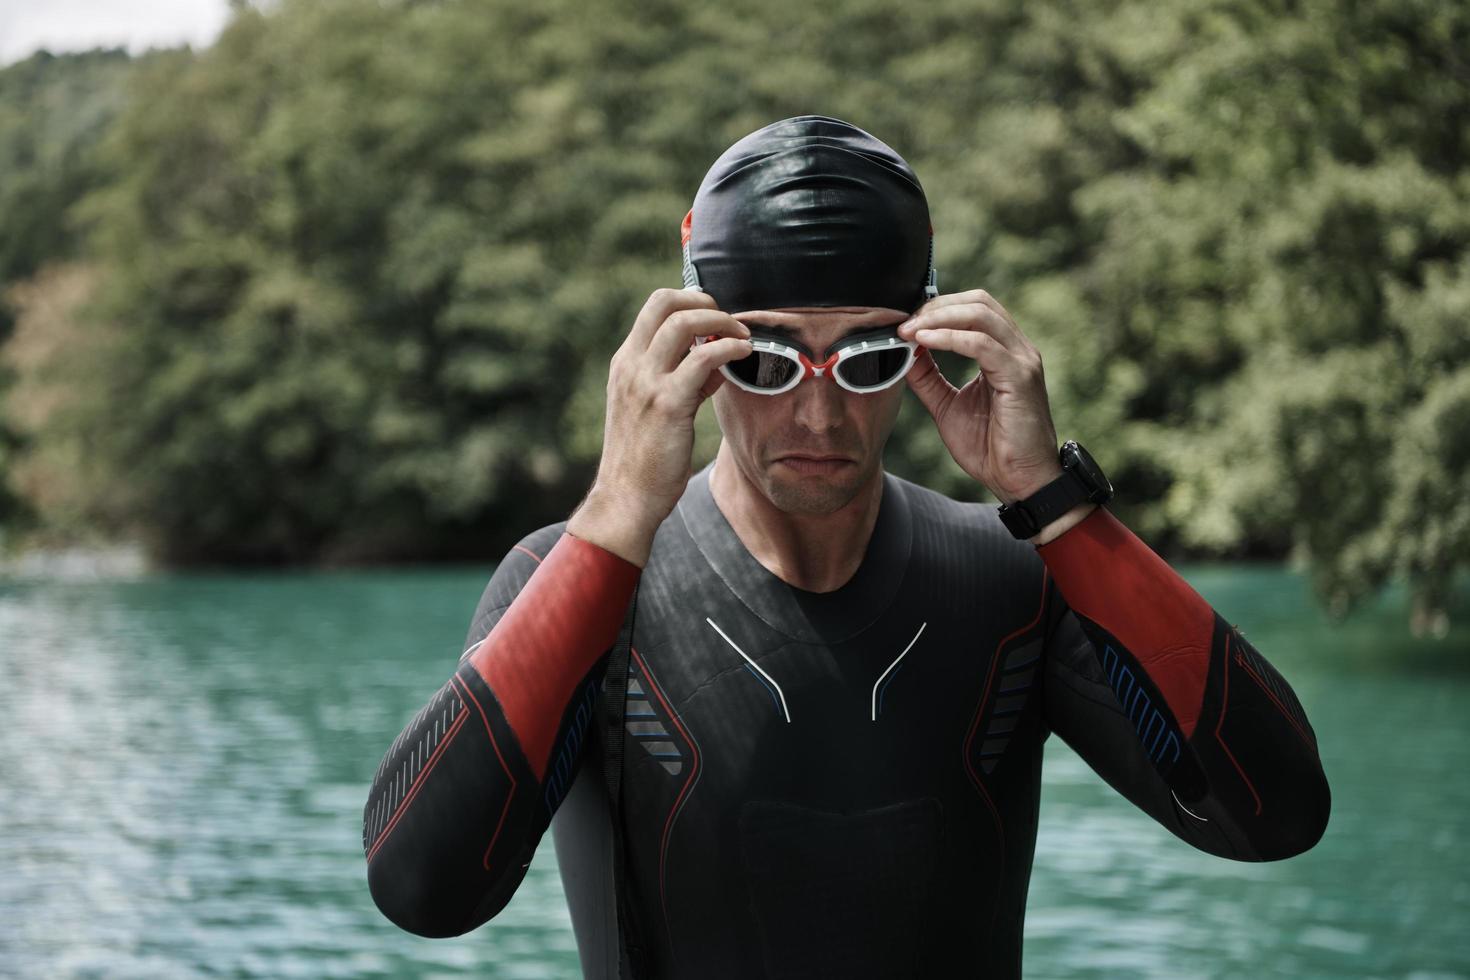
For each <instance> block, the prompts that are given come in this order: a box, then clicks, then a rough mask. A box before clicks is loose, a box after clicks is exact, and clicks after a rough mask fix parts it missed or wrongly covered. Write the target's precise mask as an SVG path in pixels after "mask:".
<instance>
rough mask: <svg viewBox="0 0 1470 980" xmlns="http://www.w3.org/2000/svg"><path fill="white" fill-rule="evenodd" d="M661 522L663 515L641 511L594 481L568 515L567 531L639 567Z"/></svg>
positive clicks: (647, 553) (645, 558) (648, 551)
mask: <svg viewBox="0 0 1470 980" xmlns="http://www.w3.org/2000/svg"><path fill="white" fill-rule="evenodd" d="M664 516H667V515H664ZM662 523H663V517H658V516H655V515H652V514H643V513H640V512H639V510H638V509H637V508H636V507H634V506H632V505H631V504H630V502H629V501H628V500H627V499H626V498H624V497H621V496H619V495H617V494H615V493H613V492H611V491H609V490H607V489H605V488H602V487H599V486H598V485H596V484H594V485H593V487H592V489H591V490H589V491H588V493H587V496H586V497H584V498H583V499H582V503H581V504H579V505H578V506H577V509H576V510H574V511H573V512H572V516H571V517H570V518H568V520H567V533H568V534H570V535H572V536H573V537H577V538H581V539H582V540H583V541H587V542H590V543H591V544H595V545H597V546H598V547H599V548H602V549H604V550H606V551H610V552H612V553H613V554H615V555H617V556H618V557H619V558H622V559H623V560H624V561H627V562H630V563H632V564H634V565H637V566H638V567H639V568H642V567H644V566H645V565H647V564H648V556H649V554H650V553H651V552H652V551H653V536H654V534H655V533H657V531H658V527H659V525H660V524H662Z"/></svg>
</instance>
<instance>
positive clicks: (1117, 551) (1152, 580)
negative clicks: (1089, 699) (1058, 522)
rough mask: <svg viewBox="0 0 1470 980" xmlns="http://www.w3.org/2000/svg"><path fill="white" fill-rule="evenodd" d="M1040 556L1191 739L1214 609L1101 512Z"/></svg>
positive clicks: (1070, 600)
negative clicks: (1143, 675)
mask: <svg viewBox="0 0 1470 980" xmlns="http://www.w3.org/2000/svg"><path fill="white" fill-rule="evenodd" d="M1036 551H1037V553H1038V554H1039V555H1040V556H1041V559H1042V561H1044V562H1046V567H1047V568H1048V569H1049V570H1050V571H1051V573H1052V577H1053V578H1054V579H1055V580H1056V583H1057V588H1058V589H1059V590H1060V591H1061V593H1062V596H1063V598H1065V599H1066V600H1067V604H1068V605H1070V606H1071V607H1072V609H1073V611H1074V612H1076V613H1077V614H1078V615H1079V616H1086V617H1087V618H1088V619H1090V620H1092V621H1093V622H1094V623H1096V624H1097V625H1098V626H1101V627H1102V628H1103V629H1105V630H1107V631H1108V632H1109V633H1111V634H1112V635H1113V636H1115V637H1117V638H1118V642H1120V643H1122V644H1123V645H1124V646H1125V647H1127V648H1128V652H1129V653H1131V654H1132V655H1133V656H1134V658H1136V659H1137V660H1138V662H1139V663H1140V664H1142V665H1143V667H1144V669H1145V670H1147V671H1148V675H1149V678H1150V679H1151V680H1152V681H1153V682H1154V684H1155V685H1156V686H1157V687H1158V689H1159V692H1160V693H1161V694H1163V696H1164V700H1166V701H1168V702H1169V710H1170V711H1172V712H1173V714H1174V717H1175V718H1176V719H1177V720H1178V722H1179V728H1180V730H1181V731H1182V732H1183V733H1184V737H1185V738H1188V737H1189V736H1190V735H1192V734H1193V733H1194V729H1195V725H1196V724H1198V722H1199V716H1200V708H1201V705H1202V704H1203V702H1204V697H1205V682H1206V680H1207V679H1208V674H1209V664H1210V647H1211V643H1212V640H1213V636H1214V626H1215V611H1214V610H1213V609H1212V608H1210V604H1209V603H1207V602H1205V600H1204V599H1202V598H1201V597H1200V595H1199V593H1198V592H1196V591H1194V589H1193V588H1191V587H1190V585H1189V583H1188V582H1186V581H1184V579H1182V578H1180V577H1179V574H1178V573H1177V572H1175V571H1174V570H1173V569H1172V568H1170V567H1169V566H1168V564H1166V563H1165V561H1164V560H1163V559H1162V558H1160V557H1159V556H1158V555H1156V554H1154V552H1153V551H1152V549H1150V548H1149V546H1148V545H1146V544H1144V543H1143V542H1142V541H1141V540H1139V538H1138V537H1137V535H1135V534H1134V533H1133V532H1132V531H1130V530H1128V528H1127V527H1125V526H1124V525H1123V523H1122V522H1121V521H1119V520H1118V519H1117V518H1116V517H1114V516H1113V515H1112V513H1111V512H1109V511H1108V510H1107V509H1106V508H1103V507H1099V508H1097V509H1096V510H1095V511H1093V512H1092V513H1091V514H1089V515H1087V517H1085V518H1083V519H1082V521H1081V522H1080V523H1079V524H1077V525H1075V526H1074V527H1072V528H1070V529H1069V530H1068V531H1066V533H1064V534H1062V536H1061V537H1059V538H1056V539H1055V540H1052V541H1050V542H1048V543H1046V544H1044V545H1041V546H1040V547H1038V548H1037V549H1036Z"/></svg>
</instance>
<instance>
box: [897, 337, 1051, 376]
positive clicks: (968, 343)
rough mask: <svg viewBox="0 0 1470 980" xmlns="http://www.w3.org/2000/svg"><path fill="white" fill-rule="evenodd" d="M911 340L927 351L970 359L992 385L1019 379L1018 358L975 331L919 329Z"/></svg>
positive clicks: (1021, 366) (1020, 374) (998, 343)
mask: <svg viewBox="0 0 1470 980" xmlns="http://www.w3.org/2000/svg"><path fill="white" fill-rule="evenodd" d="M914 337H915V339H916V340H918V342H919V343H921V344H923V345H924V346H925V347H927V348H929V349H930V350H947V351H953V352H954V353H956V354H960V355H962V356H964V357H969V358H973V359H974V360H975V361H976V362H978V363H979V365H980V370H981V372H983V373H984V374H985V376H986V377H987V378H988V379H989V380H990V383H992V384H1005V383H1006V382H1017V381H1019V380H1020V379H1021V377H1022V376H1023V373H1024V372H1023V364H1022V362H1021V360H1020V358H1018V357H1017V356H1016V355H1015V353H1014V352H1012V351H1010V350H1008V349H1007V348H1006V347H1005V346H1004V345H1003V344H1001V342H1000V341H998V340H996V339H995V338H994V337H992V336H991V335H990V334H988V333H983V332H981V331H979V330H958V329H949V328H939V329H934V330H929V329H923V328H921V329H920V330H919V331H918V332H917V333H916V334H915V335H914Z"/></svg>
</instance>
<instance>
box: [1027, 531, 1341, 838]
mask: <svg viewBox="0 0 1470 980" xmlns="http://www.w3.org/2000/svg"><path fill="white" fill-rule="evenodd" d="M1037 552H1038V554H1039V555H1040V556H1041V558H1042V560H1043V561H1044V562H1045V563H1046V568H1047V572H1048V575H1049V577H1050V579H1051V581H1052V584H1053V585H1054V587H1055V588H1054V592H1055V593H1056V594H1055V595H1053V597H1052V600H1053V601H1052V602H1051V604H1050V605H1051V612H1050V617H1049V622H1050V629H1049V634H1048V639H1047V657H1046V660H1047V675H1046V691H1047V695H1046V696H1047V716H1048V722H1049V723H1050V725H1051V727H1052V729H1053V730H1054V731H1056V732H1057V734H1059V735H1061V737H1062V738H1063V739H1064V740H1065V741H1066V742H1067V744H1068V745H1070V746H1072V748H1074V749H1075V750H1076V751H1077V754H1078V755H1080V756H1082V758H1083V759H1085V760H1086V761H1087V762H1088V764H1089V765H1091V766H1092V768H1093V769H1095V770H1097V772H1098V773H1099V774H1100V775H1102V776H1103V778H1104V779H1106V780H1107V781H1108V782H1109V783H1110V784H1111V785H1112V786H1113V787H1114V788H1115V789H1117V790H1118V791H1119V792H1120V793H1122V794H1123V795H1124V796H1126V797H1127V798H1128V799H1130V800H1132V801H1133V802H1134V803H1135V804H1136V805H1138V806H1139V807H1140V808H1142V809H1143V810H1145V811H1146V812H1147V813H1149V814H1150V815H1151V816H1152V817H1153V818H1154V819H1156V820H1158V821H1159V822H1160V823H1161V824H1163V825H1164V826H1165V827H1167V828H1169V830H1171V831H1172V832H1173V833H1175V834H1177V835H1178V836H1179V837H1181V838H1183V839H1184V840H1186V841H1188V842H1189V843H1190V844H1192V845H1194V846H1195V847H1198V848H1200V849H1201V850H1205V851H1209V852H1210V853H1212V854H1219V855H1221V856H1223V857H1229V858H1235V859H1238V860H1243V861H1271V860H1277V859H1280V858H1286V857H1291V856H1293V855H1295V854H1300V853H1301V852H1303V851H1305V850H1307V849H1308V848H1310V847H1311V846H1312V845H1314V844H1315V843H1316V842H1317V841H1318V840H1319V839H1320V838H1321V836H1322V833H1323V831H1324V830H1325V829H1326V827H1327V817H1328V812H1329V810H1330V809H1331V795H1330V792H1329V790H1328V787H1327V778H1326V776H1325V775H1324V774H1323V772H1322V764H1321V761H1320V759H1319V758H1318V755H1317V740H1316V735H1315V734H1314V733H1313V731H1312V727H1311V725H1310V724H1308V722H1307V717H1306V714H1305V713H1304V712H1303V711H1302V707H1301V704H1300V703H1299V702H1298V701H1297V698H1296V695H1295V694H1294V693H1293V692H1292V690H1291V688H1290V687H1289V686H1288V685H1287V683H1286V681H1285V680H1284V679H1283V678H1282V676H1281V675H1280V674H1279V673H1278V672H1277V671H1276V670H1275V668H1273V667H1272V666H1271V665H1270V664H1269V663H1267V662H1266V659H1265V658H1264V657H1262V656H1261V654H1260V653H1259V652H1258V651H1257V650H1256V649H1255V648H1254V647H1253V646H1251V644H1250V643H1249V642H1247V641H1246V639H1245V637H1244V636H1242V635H1241V633H1240V631H1239V630H1238V629H1235V628H1234V627H1232V626H1231V625H1229V624H1228V623H1227V622H1226V621H1225V620H1224V619H1223V618H1222V617H1221V616H1220V615H1219V614H1218V613H1216V612H1215V610H1214V609H1212V608H1211V607H1210V605H1209V604H1208V603H1207V602H1205V600H1204V599H1203V598H1201V597H1200V595H1199V594H1198V593H1197V592H1195V590H1194V589H1193V588H1191V587H1190V586H1189V584H1188V583H1187V582H1185V581H1184V579H1182V578H1181V577H1180V576H1179V575H1178V574H1177V573H1176V572H1175V571H1174V570H1173V569H1171V568H1170V567H1169V566H1168V565H1167V564H1166V563H1165V562H1164V561H1163V559H1161V558H1159V556H1158V555H1156V554H1154V552H1153V551H1152V550H1150V549H1149V547H1148V546H1147V545H1145V544H1144V543H1143V542H1142V541H1140V540H1139V539H1138V537H1137V536H1135V535H1134V534H1133V533H1132V532H1131V531H1129V530H1128V528H1127V527H1125V526H1124V525H1123V524H1122V523H1121V522H1119V521H1118V519H1117V518H1116V517H1114V516H1113V515H1112V513H1111V512H1109V511H1107V510H1106V509H1105V508H1098V509H1097V510H1095V511H1093V512H1092V513H1091V514H1089V515H1088V516H1087V517H1086V518H1085V519H1083V520H1082V521H1081V522H1080V523H1078V524H1076V525H1075V526H1074V527H1071V528H1070V529H1068V530H1067V531H1065V532H1064V533H1063V534H1061V535H1060V536H1059V537H1056V538H1055V539H1053V540H1051V541H1049V542H1048V543H1046V544H1044V545H1041V546H1039V547H1038V549H1037Z"/></svg>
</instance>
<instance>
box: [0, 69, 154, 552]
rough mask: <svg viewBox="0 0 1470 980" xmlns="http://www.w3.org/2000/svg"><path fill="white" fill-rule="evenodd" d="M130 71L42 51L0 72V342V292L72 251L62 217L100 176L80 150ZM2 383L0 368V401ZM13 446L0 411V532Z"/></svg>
mask: <svg viewBox="0 0 1470 980" xmlns="http://www.w3.org/2000/svg"><path fill="white" fill-rule="evenodd" d="M132 67H133V64H132V62H131V60H130V59H129V58H128V56H127V54H126V53H125V52H123V51H94V52H90V53H88V54H81V55H72V56H68V57H65V58H54V57H52V56H51V55H49V54H46V53H44V52H42V53H39V54H36V55H34V56H33V57H31V58H28V59H26V60H25V61H22V62H20V63H18V64H15V65H12V66H10V67H9V68H6V69H4V70H3V71H0V342H4V340H5V339H6V338H7V337H8V336H9V335H10V332H11V329H12V327H13V326H14V310H13V308H12V304H11V303H10V302H7V297H6V296H5V292H6V290H5V288H4V286H5V285H6V284H7V283H13V282H16V281H18V280H21V279H24V278H25V277H27V276H30V275H32V274H33V273H35V272H36V271H37V269H38V268H39V267H40V266H41V264H42V263H45V262H48V261H53V260H56V259H60V258H65V257H67V256H70V255H72V254H73V253H74V252H75V250H76V246H77V237H78V236H77V231H76V229H75V228H74V227H73V226H72V225H71V224H70V222H68V221H67V220H66V212H67V209H68V208H69V207H70V206H71V205H72V204H73V203H74V202H75V201H76V200H78V199H79V198H80V197H81V196H82V195H83V194H84V193H86V192H87V191H88V190H90V189H91V188H92V187H94V186H95V185H96V183H97V182H98V180H99V179H100V177H101V173H100V170H99V167H98V166H97V163H96V161H95V158H94V157H93V155H92V154H91V152H90V151H91V149H92V147H93V146H94V145H95V144H96V142H97V139H98V137H99V135H100V134H101V133H102V132H103V130H105V128H106V127H107V125H108V124H109V123H110V122H111V121H112V119H113V118H114V117H115V116H116V115H117V113H118V110H119V109H120V108H121V105H122V98H121V93H122V83H123V80H124V78H125V77H126V75H127V73H128V72H130V71H131V70H132ZM9 380H10V378H9V372H7V371H5V369H4V366H3V365H0V399H3V398H4V394H5V390H6V387H7V384H8V382H9ZM19 444H20V440H19V439H18V438H17V436H16V434H15V433H14V431H13V430H12V429H11V428H10V427H8V426H7V425H6V424H5V419H4V416H3V413H0V528H3V526H4V525H5V524H6V523H7V522H9V523H15V522H17V521H19V520H21V519H22V516H23V515H22V511H21V508H20V507H19V504H20V502H19V501H17V500H16V499H15V497H14V496H13V495H12V494H11V493H10V492H9V487H8V486H7V483H6V480H5V473H6V462H7V460H8V458H9V457H10V456H11V455H12V454H13V453H14V452H15V450H16V449H17V448H18V446H19Z"/></svg>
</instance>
